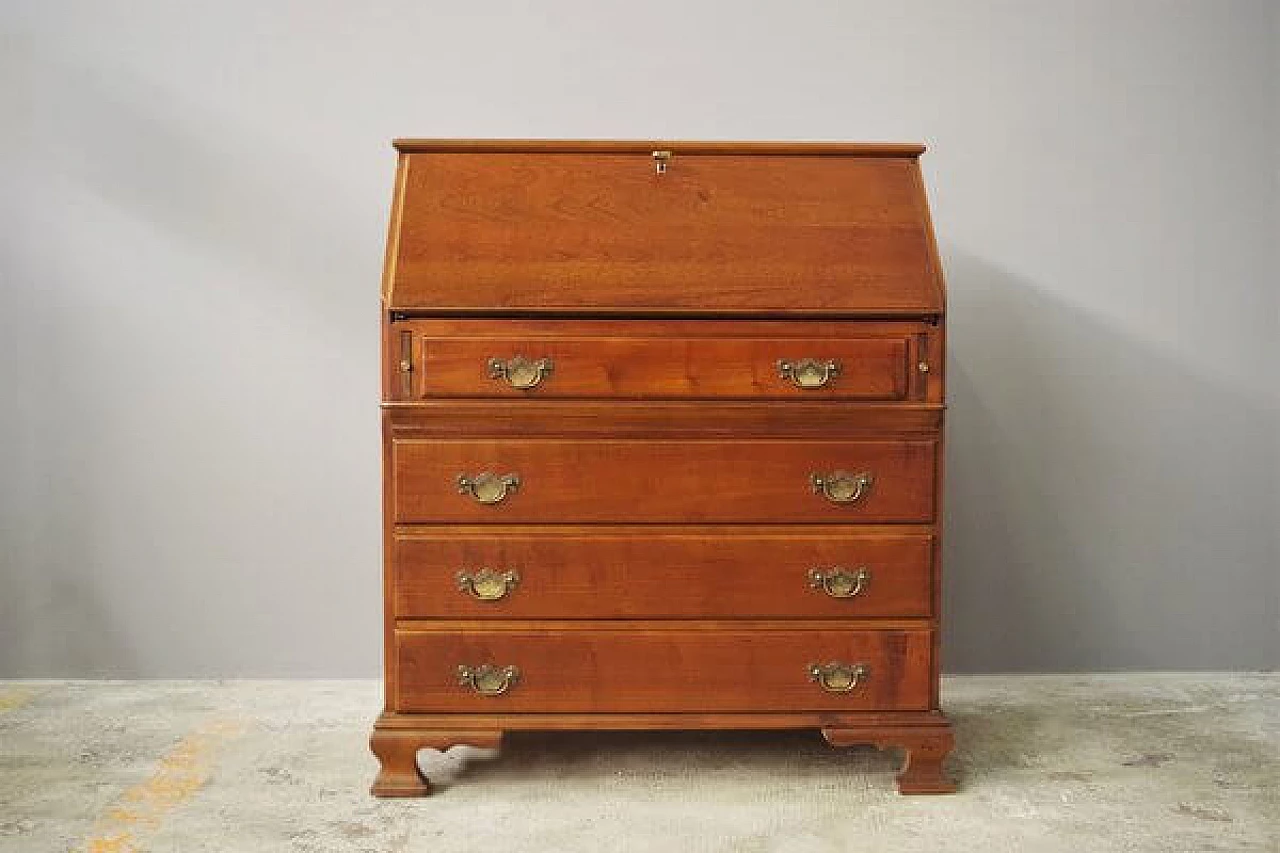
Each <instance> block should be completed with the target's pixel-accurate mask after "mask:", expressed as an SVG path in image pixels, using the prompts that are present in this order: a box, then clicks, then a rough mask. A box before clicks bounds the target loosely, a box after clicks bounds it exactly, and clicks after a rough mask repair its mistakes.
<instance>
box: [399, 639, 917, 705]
mask: <svg viewBox="0 0 1280 853" xmlns="http://www.w3.org/2000/svg"><path fill="white" fill-rule="evenodd" d="M929 643H930V637H929V634H928V632H927V631H924V630H915V631H905V630H892V631H891V630H877V631H851V630H844V629H839V628H835V627H827V628H825V629H822V630H801V629H783V628H769V629H759V628H757V629H753V630H748V629H741V628H718V629H717V630H714V631H712V630H707V629H705V628H702V629H692V628H683V627H680V628H677V627H663V628H649V627H647V626H646V627H638V626H634V625H629V626H627V627H618V628H596V627H594V626H593V627H591V628H589V629H583V628H580V627H577V626H574V627H572V628H570V627H559V628H552V629H546V628H544V629H537V630H528V629H526V630H518V631H515V630H507V629H505V626H504V628H503V629H500V628H498V627H497V626H494V627H492V628H489V629H487V630H475V629H471V628H468V629H467V630H466V631H459V630H456V629H455V628H454V626H452V625H451V624H449V623H438V624H436V625H433V626H432V627H431V629H430V630H402V631H398V632H397V633H396V656H397V659H398V666H399V669H400V676H401V683H400V692H399V695H398V696H397V697H396V698H397V703H396V710H397V711H402V712H412V711H446V712H448V711H456V712H466V711H481V712H495V711H503V712H508V713H510V712H519V711H552V712H554V711H563V712H569V713H573V712H578V713H582V712H592V711H651V712H664V711H695V710H696V711H722V712H733V711H750V710H754V709H757V708H760V707H769V708H773V709H776V710H783V711H822V710H863V709H872V708H874V709H904V710H913V711H920V710H926V709H927V708H928V705H929V675H928V671H929V667H928V662H929ZM831 661H837V662H842V663H848V664H851V665H853V664H862V665H865V666H866V667H867V668H868V672H869V674H868V675H867V676H866V677H865V678H864V679H863V680H862V682H861V683H859V685H858V686H857V687H854V688H853V689H852V690H850V691H849V692H847V693H832V692H828V691H826V690H824V689H823V688H822V687H821V686H820V685H819V684H818V683H816V682H815V681H814V680H813V679H812V678H811V677H810V674H809V667H810V666H811V665H812V664H824V663H828V662H831ZM484 664H489V665H493V666H504V667H505V666H516V667H519V670H520V675H519V680H518V681H517V682H516V683H515V684H514V685H513V686H512V687H510V688H509V689H508V690H507V692H505V693H502V694H501V695H497V696H488V695H480V694H478V693H476V692H475V691H474V690H472V689H471V688H470V687H467V686H464V685H460V684H459V683H458V678H457V675H456V670H457V667H458V666H460V665H466V666H479V665H484Z"/></svg>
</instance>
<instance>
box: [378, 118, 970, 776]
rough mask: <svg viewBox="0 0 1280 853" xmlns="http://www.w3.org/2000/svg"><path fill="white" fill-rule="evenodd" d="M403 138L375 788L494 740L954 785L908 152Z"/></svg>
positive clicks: (386, 391) (933, 356) (916, 195)
mask: <svg viewBox="0 0 1280 853" xmlns="http://www.w3.org/2000/svg"><path fill="white" fill-rule="evenodd" d="M396 148H397V149H398V150H399V152H400V157H399V168H398V170H397V179H396V189H395V197H394V202H393V207H392V215H391V227H390V235H389V238H388V245H387V261H386V269H385V274H384V280H383V289H382V302H383V311H382V328H383V341H382V347H383V359H382V362H383V374H382V399H383V406H382V428H383V477H384V518H385V527H384V531H385V537H384V539H385V541H384V581H383V590H384V594H385V610H386V617H385V644H386V646H385V648H386V651H385V664H386V708H385V711H384V712H383V714H382V715H381V716H380V717H379V719H378V721H377V723H376V725H375V727H374V732H373V736H372V748H373V752H374V753H375V754H376V755H377V757H378V759H379V761H380V762H381V772H380V773H379V775H378V778H377V780H376V781H375V783H374V786H373V792H374V793H375V794H377V795H380V796H414V795H421V794H426V793H428V792H429V791H430V785H429V782H428V781H427V779H426V778H424V776H423V775H422V773H421V771H420V770H419V768H418V764H417V760H416V754H417V752H418V750H420V749H422V748H424V747H433V748H436V749H445V748H447V747H449V746H452V745H454V744H471V745H477V746H496V745H497V744H498V743H499V741H500V739H501V735H502V733H503V732H504V731H508V730H529V729H734V728H751V729H784V728H816V729H820V730H821V731H822V734H823V736H824V737H825V738H826V739H827V740H828V741H829V742H831V743H832V744H833V745H836V746H843V745H849V744H861V743H869V744H875V745H879V746H881V747H891V746H896V747H901V748H903V749H904V750H905V753H906V760H905V766H904V768H903V770H902V773H901V774H900V775H899V776H898V786H899V789H900V790H901V791H902V792H903V793H940V792H946V791H950V790H952V789H953V787H952V785H951V784H950V782H948V781H947V779H946V778H945V777H944V775H943V773H942V761H943V759H944V758H945V757H946V755H947V753H948V752H949V751H950V749H951V746H952V735H951V729H950V726H949V725H948V723H947V720H946V718H945V717H944V716H943V714H942V713H941V711H940V710H939V706H938V665H939V664H938V661H939V642H938V637H939V634H938V613H939V568H940V567H939V559H938V558H939V534H940V530H941V518H940V497H941V471H942V425H943V400H944V395H943V373H944V370H943V368H944V367H945V358H944V350H943V337H944V310H945V304H944V303H945V300H944V289H943V281H942V274H941V270H940V266H939V263H938V256H937V250H936V247H935V245H934V241H933V234H932V230H931V225H930V221H929V213H928V208H927V203H926V200H925V191H924V187H923V184H922V181H921V176H920V169H919V164H918V157H919V155H920V154H921V153H922V152H923V150H924V149H923V148H922V147H921V146H917V145H880V144H875V145H870V144H818V143H810V144H804V143H720V142H716V143H706V142H703V143H694V142H547V141H541V142H518V141H427V140H401V141H398V142H397V143H396Z"/></svg>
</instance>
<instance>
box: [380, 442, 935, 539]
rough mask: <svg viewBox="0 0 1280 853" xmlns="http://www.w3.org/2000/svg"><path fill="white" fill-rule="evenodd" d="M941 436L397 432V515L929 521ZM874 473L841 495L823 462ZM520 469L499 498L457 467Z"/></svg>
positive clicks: (434, 518) (407, 518) (410, 519)
mask: <svg viewBox="0 0 1280 853" xmlns="http://www.w3.org/2000/svg"><path fill="white" fill-rule="evenodd" d="M935 450H936V445H935V443H934V442H932V441H924V440H914V441H909V440H892V441H799V440H796V441H766V440H747V441H728V440H710V441H708V440H695V439H684V440H675V441H655V440H618V441H586V440H579V441H564V440H558V439H547V438H528V439H524V440H521V441H511V440H505V439H504V440H498V441H491V440H478V439H457V440H449V439H434V440H430V441H427V440H418V439H399V440H396V441H394V442H393V443H392V447H391V453H392V459H393V466H392V476H393V480H394V489H395V518H396V521H397V522H399V523H401V524H406V523H423V522H478V521H479V522H483V521H488V522H498V523H503V524H514V523H524V522H619V523H625V522H628V521H640V522H668V523H678V522H760V523H768V522H777V521H783V522H795V523H802V524H812V523H827V524H831V523H842V522H854V521H877V522H886V521H888V522H925V521H930V520H931V519H932V516H933V472H934V464H935V455H936V454H935ZM840 471H843V472H846V473H849V474H859V473H862V472H867V473H870V474H871V475H872V477H873V482H872V483H871V485H870V486H869V487H867V489H866V494H865V497H862V498H860V499H859V500H857V501H854V502H851V503H834V502H832V501H830V500H828V499H827V498H825V497H823V496H822V495H821V494H819V493H818V492H817V491H816V490H815V488H814V486H813V483H812V480H811V477H812V475H813V474H819V475H824V476H825V475H828V474H831V473H833V472H840ZM484 472H490V473H493V474H497V475H506V474H515V475H518V476H519V478H520V483H519V487H518V488H516V489H514V490H513V491H512V492H511V493H510V494H509V495H508V497H506V498H505V499H503V500H502V501H501V502H500V503H492V504H484V503H480V502H478V501H476V500H475V499H474V498H472V497H471V496H470V495H467V494H464V493H462V492H461V491H460V490H459V488H458V484H457V480H458V476H459V475H468V476H474V475H477V474H481V473H484Z"/></svg>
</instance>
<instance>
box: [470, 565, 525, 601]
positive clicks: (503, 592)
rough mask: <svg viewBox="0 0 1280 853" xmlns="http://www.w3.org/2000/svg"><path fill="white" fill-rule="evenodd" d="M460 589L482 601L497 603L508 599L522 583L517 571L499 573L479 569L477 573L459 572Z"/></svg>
mask: <svg viewBox="0 0 1280 853" xmlns="http://www.w3.org/2000/svg"><path fill="white" fill-rule="evenodd" d="M457 578H458V589H460V590H462V591H463V592H469V593H471V594H472V595H473V596H475V597H476V598H478V599H480V600H481V601H497V600H499V599H502V598H506V597H507V595H508V593H510V592H511V591H512V590H513V589H515V588H516V586H517V585H518V584H519V583H520V573H519V572H517V571H505V572H498V571H494V570H493V569H477V570H476V573H475V574H474V575H473V574H470V573H468V572H458V575H457Z"/></svg>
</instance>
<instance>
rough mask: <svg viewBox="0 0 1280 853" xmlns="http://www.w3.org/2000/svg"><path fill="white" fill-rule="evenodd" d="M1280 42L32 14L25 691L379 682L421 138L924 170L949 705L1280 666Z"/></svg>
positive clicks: (1220, 18)
mask: <svg viewBox="0 0 1280 853" xmlns="http://www.w3.org/2000/svg"><path fill="white" fill-rule="evenodd" d="M1277 8H1278V7H1277V5H1276V4H1275V3H1271V2H1266V0H1262V2H1211V1H1210V0H1204V2H1200V3H1186V2H1161V0H1156V1H1155V2H1115V0H1093V2H1078V0H1058V2H1054V3H1045V2H1041V3H1022V2H1004V3H998V2H985V3H984V2H966V3H961V2H937V3H908V2H901V3H884V2H844V3H836V2H831V3H825V4H824V3H816V2H776V3H772V4H767V5H766V4H760V5H758V6H752V5H750V4H742V3H728V2H719V3H713V2H690V0H685V2H642V3H626V4H622V3H616V4H615V3H601V2H593V0H576V2H543V3H530V4H520V5H511V6H509V7H501V8H500V4H488V3H458V2H448V3H441V2H428V0H412V2H408V0H400V2H388V3H379V2H371V3H363V4H361V3H351V2H348V0H329V1H328V2H293V3H286V2H278V0H224V2H219V3H199V4H187V3H172V2H163V0H147V2H124V0H115V1H114V2H104V0H80V2H70V1H69V0H26V2H9V3H6V4H4V7H3V11H0V121H2V122H3V131H2V132H0V158H2V166H0V182H2V183H0V285H2V290H0V674H2V675H29V676H41V675H47V676H63V675H106V674H110V675H119V676H180V675H192V676H194V675H228V676H233V675H298V676H319V675H331V676H346V675H361V676H371V675H374V674H376V673H377V671H378V661H379V654H380V649H379V636H380V635H379V607H380V600H379V581H378V577H379V568H378V559H379V542H378V537H379V520H378V499H379V486H378V434H377V410H376V385H377V382H376V363H377V362H376V359H377V354H376V353H377V334H376V333H377V325H376V314H377V288H378V277H379V268H380V264H381V252H382V240H383V237H384V233H385V232H384V229H385V221H386V210H387V204H388V199H389V196H390V182H391V176H392V167H393V157H392V151H391V149H390V147H389V145H388V140H389V139H390V138H391V137H393V136H407V135H420V136H480V137H483V136H533V137H539V136H547V137H623V138H625V137H640V138H646V137H676V138H816V139H869V140H877V139H888V140H921V141H924V142H926V143H928V144H929V145H930V146H931V151H930V153H929V154H928V155H926V160H925V165H926V170H927V178H928V179H929V181H930V184H931V190H932V194H933V200H934V207H935V214H936V220H937V226H938V230H939V233H940V239H941V245H942V250H943V253H944V256H945V258H944V260H945V263H946V267H947V273H948V276H949V280H950V292H951V300H952V310H953V314H952V321H951V322H952V325H951V331H952V335H951V345H952V349H951V363H950V378H951V402H952V413H951V418H952V419H951V427H952V432H951V438H950V441H949V444H948V448H947V451H948V477H949V480H948V491H947V501H948V504H949V509H950V513H951V514H950V518H949V521H948V525H947V527H948V534H949V536H950V539H949V543H948V546H947V554H948V566H947V581H946V592H947V596H948V603H947V614H946V615H947V617H948V620H949V621H948V628H947V634H948V651H947V662H946V664H947V668H948V669H949V670H951V671H974V670H1089V669H1123V668H1141V669H1151V668H1161V669H1163V668H1169V669H1184V668H1185V669H1197V668H1215V669H1216V668H1223V669H1227V668H1271V667H1274V666H1275V665H1276V664H1277V662H1278V659H1280V627H1278V618H1277V614H1278V610H1280V581H1278V575H1280V573H1278V572H1277V538H1276V527H1277V526H1278V525H1277V522H1278V520H1280V512H1278V507H1277V479H1278V473H1280V458H1278V453H1277V451H1278V449H1280V447H1278V445H1277V440H1278V439H1277V436H1280V424H1278V423H1277V409H1278V403H1280V401H1278V400H1277V386H1278V383H1277V380H1276V378H1275V370H1276V366H1277V360H1278V359H1277V357H1278V356H1280V344H1278V343H1277V341H1278V339H1280V336H1278V335H1277V332H1278V331H1280V328H1278V324H1280V303H1278V302H1277V272H1278V271H1280V265H1278V258H1277V250H1276V242H1277V238H1278V237H1280V219H1278V217H1280V211H1278V208H1277V205H1278V201H1280V192H1278V183H1280V180H1278V173H1277V144H1276V139H1277V132H1278V131H1280V125H1278V123H1277V118H1278V112H1280V101H1278V95H1280V90H1278V89H1277V86H1278V83H1277V81H1278V80H1280V64H1277V43H1278V39H1277V25H1278V24H1277V11H1276V10H1277Z"/></svg>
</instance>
